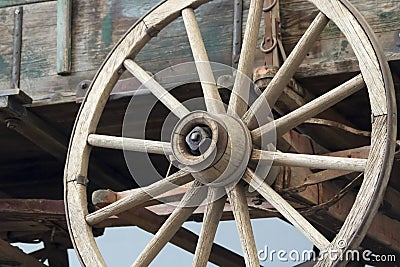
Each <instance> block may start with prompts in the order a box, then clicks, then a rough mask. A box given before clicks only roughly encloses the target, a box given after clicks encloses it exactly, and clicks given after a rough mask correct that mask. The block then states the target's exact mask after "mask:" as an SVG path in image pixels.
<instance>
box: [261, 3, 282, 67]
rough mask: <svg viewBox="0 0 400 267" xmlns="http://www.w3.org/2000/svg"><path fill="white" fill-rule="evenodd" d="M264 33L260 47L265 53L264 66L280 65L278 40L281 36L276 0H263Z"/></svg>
mask: <svg viewBox="0 0 400 267" xmlns="http://www.w3.org/2000/svg"><path fill="white" fill-rule="evenodd" d="M263 11H264V26H265V34H264V38H263V40H262V43H261V45H260V49H261V51H262V52H264V53H265V65H266V66H280V62H279V51H278V49H276V48H278V42H279V41H280V38H281V30H280V27H281V26H280V24H281V22H280V15H279V1H278V0H272V1H271V0H264V8H263Z"/></svg>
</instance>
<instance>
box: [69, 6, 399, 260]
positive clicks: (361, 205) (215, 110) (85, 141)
mask: <svg viewBox="0 0 400 267" xmlns="http://www.w3.org/2000/svg"><path fill="white" fill-rule="evenodd" d="M205 2H207V1H204V0H186V1H182V0H168V1H164V2H162V3H160V4H159V5H158V6H157V7H155V8H154V9H153V10H151V12H149V13H148V14H147V15H146V16H144V17H143V18H142V19H140V20H139V21H138V22H137V23H135V25H134V26H133V27H132V28H131V29H130V30H129V31H128V32H127V33H126V35H125V36H124V37H123V38H122V39H121V41H120V42H119V43H118V44H117V45H116V47H115V48H114V49H113V51H112V52H111V53H110V55H109V56H108V57H107V59H106V60H105V62H104V64H103V65H102V67H101V68H100V70H99V72H98V73H97V75H96V77H95V79H94V80H93V82H92V84H91V86H90V91H89V93H88V95H87V96H86V98H85V100H84V103H83V105H82V107H81V110H80V112H79V116H78V118H77V121H76V124H75V127H74V130H73V134H72V139H71V143H70V146H69V151H68V156H67V162H66V167H65V188H66V190H65V201H66V212H67V217H68V222H69V229H70V233H71V237H72V240H73V244H74V247H75V249H76V251H77V254H78V255H79V258H80V260H81V262H82V264H83V265H84V266H105V265H106V263H105V262H104V260H103V258H102V256H101V254H100V252H99V250H98V248H97V245H96V242H95V239H94V237H93V233H92V228H91V226H92V225H94V224H96V223H98V222H101V221H102V220H104V219H106V218H108V217H109V216H111V215H115V214H119V213H121V212H122V211H124V210H127V209H130V208H132V207H135V206H137V205H139V204H141V203H143V202H145V201H146V200H148V199H149V198H150V197H149V195H148V194H147V193H144V191H135V190H134V191H132V192H133V193H132V194H130V195H128V196H127V197H125V198H122V199H121V200H118V201H117V202H115V203H113V204H111V205H109V206H107V207H105V208H102V209H100V210H98V211H96V212H93V213H91V214H88V209H87V206H88V203H87V192H86V190H87V189H86V183H85V180H86V178H85V177H87V171H88V164H89V154H90V150H91V147H92V146H107V145H108V146H110V142H113V143H114V145H112V146H115V144H116V145H117V146H120V147H121V148H122V145H121V143H122V139H121V138H113V137H109V136H100V135H95V134H93V133H95V132H96V127H97V124H98V121H99V119H100V116H101V114H102V111H103V109H104V106H105V104H106V102H107V99H108V96H109V95H110V92H111V90H112V88H113V86H114V85H115V83H116V81H117V80H118V78H119V77H120V74H121V70H122V69H124V68H126V69H127V70H128V71H129V72H131V73H132V74H133V75H134V76H135V77H137V78H138V79H139V80H141V81H142V82H146V86H147V87H148V89H149V90H150V91H151V92H152V93H153V94H154V95H155V96H156V97H157V98H158V99H159V100H160V101H161V102H162V103H163V104H164V105H165V106H166V107H168V108H169V109H170V110H171V111H172V112H173V113H174V114H175V115H176V116H177V117H179V118H181V120H180V122H179V123H178V124H179V125H178V126H177V128H179V129H180V130H179V131H182V132H178V136H177V137H174V136H173V137H172V140H171V143H166V142H156V141H149V140H138V139H130V140H126V141H127V142H129V143H130V149H132V150H135V151H138V152H150V153H160V154H164V153H167V154H168V153H171V152H173V154H174V155H175V157H176V158H177V160H178V161H179V162H180V163H181V165H183V166H189V167H193V168H185V170H186V171H188V170H189V171H192V174H191V175H193V176H194V177H195V182H194V183H193V186H192V187H191V188H190V189H189V190H188V192H187V193H186V194H185V195H184V197H183V198H182V200H181V203H182V204H185V203H188V202H190V201H191V200H192V199H193V197H194V196H196V195H197V194H199V191H201V190H200V189H201V188H204V186H201V185H202V183H205V182H207V181H205V180H204V178H211V179H212V180H214V179H216V178H218V175H216V176H215V177H213V176H212V175H214V172H210V171H209V169H211V168H212V167H213V166H214V165H215V164H222V167H226V166H227V165H228V164H230V163H232V160H235V161H237V162H233V163H234V165H235V166H236V168H237V169H236V170H235V171H236V172H235V173H240V174H242V173H243V175H242V176H241V177H242V180H243V181H245V182H246V183H248V184H250V185H251V186H253V187H254V188H257V191H258V192H259V193H260V194H261V195H262V196H263V197H264V198H265V199H266V200H267V201H268V202H269V203H270V204H272V205H273V206H274V207H275V208H276V209H277V210H278V211H279V212H280V213H281V214H282V215H283V216H284V217H285V218H286V219H287V220H288V221H289V222H291V223H292V224H293V225H294V226H295V227H296V228H297V229H298V230H299V231H301V232H302V233H303V234H304V235H305V236H306V237H308V238H309V239H310V241H311V242H312V243H313V244H314V245H315V246H316V247H318V248H319V249H320V250H327V249H337V250H339V251H343V250H346V249H349V248H356V247H358V246H359V244H360V242H361V240H362V238H363V237H364V235H365V233H366V231H367V229H368V226H369V224H370V223H371V221H372V218H373V215H374V214H375V213H376V211H377V208H378V206H379V203H380V201H381V199H382V195H383V192H384V190H385V187H386V184H387V182H388V177H389V173H390V170H391V165H392V159H393V154H394V148H395V145H394V140H395V129H396V120H395V118H396V109H395V103H394V96H393V85H392V80H391V76H390V72H389V70H388V65H387V63H386V62H385V60H383V56H382V52H381V50H380V49H379V47H378V46H377V44H376V41H375V39H374V37H373V35H372V33H371V30H370V29H369V28H368V26H367V25H366V23H365V22H364V20H363V19H362V18H361V17H360V15H359V13H358V12H357V11H355V10H354V8H353V7H352V6H351V5H350V4H349V3H348V2H347V1H346V0H318V1H316V0H310V2H312V3H313V4H314V5H315V6H316V7H317V8H318V9H319V10H320V13H319V14H318V15H317V16H316V18H315V19H314V21H313V22H312V24H311V25H310V26H309V28H308V29H307V31H306V33H305V34H304V35H303V37H302V38H301V39H300V41H299V42H298V44H297V45H296V47H295V48H294V50H293V51H292V52H291V54H290V55H289V57H288V58H287V60H286V61H285V62H284V64H283V65H282V67H281V68H280V69H279V71H278V73H277V74H276V76H275V77H274V78H273V79H272V81H271V83H270V84H269V85H268V87H267V88H266V90H265V91H264V92H263V94H262V95H261V96H260V97H259V98H258V99H257V100H256V101H255V102H254V103H253V104H252V106H251V109H249V110H251V111H257V110H258V109H260V108H261V106H262V103H263V100H264V101H265V100H267V101H268V103H269V104H270V106H274V104H275V102H276V101H277V98H278V97H279V95H280V94H281V93H282V91H283V89H284V87H285V86H286V84H287V83H288V81H289V79H290V78H291V77H292V76H293V75H294V73H295V71H296V70H297V68H298V67H299V65H300V63H301V62H302V61H303V59H304V57H305V56H306V53H307V52H308V51H309V49H310V48H311V47H312V45H313V43H314V42H315V41H316V39H317V38H318V36H319V35H320V33H321V32H322V30H323V29H324V28H325V26H326V25H327V23H328V21H329V20H331V21H333V22H334V23H335V24H336V25H337V26H338V27H339V29H340V30H341V31H342V33H343V34H344V35H345V36H346V38H347V39H348V41H349V43H350V44H351V46H352V47H353V50H354V52H355V54H356V56H357V58H358V60H359V62H360V69H361V74H359V75H357V76H355V77H354V78H352V79H350V80H349V81H347V82H345V83H344V84H342V85H340V86H338V87H336V88H335V89H333V90H331V91H330V92H328V93H326V94H324V95H323V96H321V97H319V98H316V99H315V100H313V101H311V102H309V103H308V104H307V105H304V106H302V107H301V108H299V109H297V110H295V111H293V112H291V113H289V114H288V115H286V116H284V117H282V118H279V119H278V120H276V121H275V126H276V132H277V136H280V135H283V134H284V133H285V132H287V131H288V130H290V129H292V128H294V127H296V126H298V125H299V124H301V123H302V122H303V121H305V120H306V119H308V118H311V117H313V116H314V115H316V114H318V113H320V112H321V111H323V110H325V109H327V108H328V107H331V106H332V105H334V104H335V103H338V102H339V101H341V100H343V99H344V98H345V97H347V96H349V95H351V94H353V93H355V92H356V91H358V90H361V89H362V88H364V87H365V86H366V87H367V88H368V94H369V99H370V106H371V112H372V115H371V117H372V134H371V135H372V137H371V150H370V153H369V156H368V159H349V158H334V157H328V156H315V155H301V154H300V155H293V154H289V153H277V152H271V151H260V150H257V149H255V148H253V147H254V146H253V145H254V144H257V143H258V142H259V139H260V138H261V137H262V136H263V135H265V134H267V133H268V132H269V131H270V129H271V125H272V124H271V123H267V124H265V125H261V126H260V127H259V128H257V127H258V126H257V125H256V124H255V121H254V119H253V117H254V113H253V112H251V111H247V103H246V102H247V96H248V90H249V89H248V84H247V86H246V84H245V81H244V80H242V79H241V78H240V77H241V76H237V77H238V78H236V80H235V83H234V87H233V93H232V94H231V98H230V101H229V106H228V109H227V111H225V108H224V106H223V105H222V102H221V98H220V96H219V93H218V91H217V88H216V86H212V85H209V84H202V89H203V94H204V96H205V104H206V107H207V112H203V113H201V114H200V113H190V112H189V111H188V109H187V108H186V107H185V106H184V105H182V104H181V103H180V102H179V101H177V100H176V99H175V98H174V97H173V96H172V95H171V94H169V93H168V92H167V91H166V90H165V89H164V88H162V87H161V86H160V85H159V84H158V83H157V82H156V81H155V80H152V78H151V77H150V76H149V75H148V74H147V73H146V72H145V71H144V70H143V69H142V68H141V67H140V66H139V65H137V64H136V63H135V62H134V61H133V60H132V59H133V58H134V57H135V55H136V54H137V53H138V52H139V51H140V50H141V49H142V47H143V46H144V45H145V44H146V43H147V42H148V41H149V40H150V38H151V35H152V32H154V31H159V30H161V29H163V28H164V27H165V26H166V25H167V24H169V23H170V22H171V21H173V20H174V19H176V18H177V17H178V16H180V15H182V16H183V19H184V23H185V26H186V28H187V33H188V36H189V41H190V45H191V48H192V52H193V55H194V59H195V61H196V62H204V61H205V62H207V61H208V57H207V54H206V52H205V49H204V45H203V43H202V38H201V35H200V31H199V27H198V25H197V22H196V19H195V15H194V12H193V9H195V8H197V7H198V6H200V5H201V4H203V3H205ZM262 3H263V1H262V0H253V1H252V2H251V5H250V10H249V17H248V21H247V27H246V31H245V38H244V43H243V49H242V52H241V57H240V62H239V66H238V69H239V71H240V72H242V73H244V74H246V75H247V76H249V77H250V76H251V72H252V64H253V60H254V51H255V48H256V40H257V37H258V30H259V24H260V17H261V10H262ZM206 65H207V64H206ZM198 71H199V76H200V77H202V76H203V77H205V79H207V80H209V79H212V77H211V76H212V73H211V70H210V68H207V67H203V68H199V69H198ZM240 117H241V118H242V120H240V119H239V118H240ZM188 118H191V119H193V120H189V121H191V122H193V121H196V120H197V119H199V121H201V123H202V124H204V123H205V124H207V123H209V126H210V128H211V129H213V130H216V129H219V130H221V129H222V130H221V132H218V134H220V135H221V136H223V135H226V136H227V139H228V140H231V141H232V140H234V141H235V142H237V143H238V144H239V147H240V149H238V150H236V151H235V152H237V153H240V157H230V155H229V153H225V152H224V153H223V155H222V156H221V157H220V159H221V160H216V161H212V162H207V164H206V166H207V167H208V168H207V169H206V170H203V169H200V170H198V169H196V168H195V167H196V166H197V165H196V166H191V165H190V164H191V161H190V160H189V159H192V158H193V155H188V153H186V152H187V151H185V148H182V147H181V143H182V142H183V141H182V139H181V138H180V137H179V136H181V135H184V134H186V133H187V128H188V127H187V126H188V125H187V124H186V123H187V122H186V121H188ZM221 124H226V125H228V127H222V128H221V127H220V125H221ZM191 126H193V125H191ZM213 127H214V128H213ZM226 129H228V130H226ZM231 129H235V132H232V130H231ZM213 134H214V133H213ZM233 135H234V136H235V137H232V136H233ZM233 138H236V139H233ZM221 140H223V138H221ZM221 140H220V139H218V140H216V144H217V145H218V146H220V147H222V148H223V149H226V151H229V150H230V149H231V148H232V147H230V146H229V145H227V143H229V142H226V139H225V141H224V142H225V143H223V141H221ZM105 144H106V145H105ZM227 147H228V148H227ZM232 149H233V148H232ZM235 149H236V148H235ZM250 152H251V153H250ZM274 157H275V161H274V164H278V165H287V166H304V167H315V168H318V169H339V170H350V171H354V172H364V179H363V182H362V185H361V187H360V190H359V193H358V195H357V198H356V200H355V202H354V204H353V207H352V209H351V211H350V213H349V214H348V217H347V218H346V220H345V222H344V224H343V226H342V228H341V229H340V231H339V232H338V234H337V235H336V237H335V238H334V240H332V241H328V239H327V238H326V237H325V236H324V235H322V234H321V233H320V232H319V231H318V230H317V229H316V228H315V227H313V226H312V225H311V224H310V223H309V222H308V221H307V219H305V218H304V217H303V216H302V215H301V214H300V213H299V212H298V211H297V210H296V209H294V208H293V207H292V206H291V205H290V204H289V203H288V202H287V201H286V200H285V199H284V198H283V197H282V196H281V195H279V194H278V193H277V192H276V191H274V190H273V189H272V188H271V187H270V186H269V185H268V184H267V183H265V182H264V181H263V179H264V178H265V177H258V176H257V175H255V174H254V172H253V171H252V169H251V168H250V167H247V163H248V162H251V161H253V160H261V161H263V160H271V159H273V158H274ZM197 163H202V161H201V160H200V161H199V162H197ZM197 163H196V164H197ZM204 174H207V175H204ZM210 174H211V177H210ZM191 175H190V174H188V173H186V172H184V171H178V172H177V173H175V174H173V175H171V176H169V177H167V178H166V179H165V180H161V181H159V182H156V183H155V184H152V185H150V186H148V187H147V188H146V190H147V192H151V193H152V194H155V195H157V194H161V193H163V192H165V191H166V190H168V189H169V187H168V186H165V185H166V183H167V182H173V183H175V184H184V183H187V182H188V181H190V180H192V179H193V178H192V176H191ZM222 189H223V187H222ZM218 190H221V188H218V187H209V190H208V198H211V199H212V198H213V195H214V194H215V193H216V192H217V191H218ZM227 196H228V199H229V202H230V205H231V208H232V211H233V215H234V218H235V220H236V223H237V226H238V227H237V228H238V232H239V235H240V240H241V244H242V248H243V254H244V260H245V264H246V266H259V260H258V257H257V249H256V246H255V242H254V236H253V232H252V229H251V224H250V217H249V212H248V207H247V202H246V200H245V191H244V187H243V186H242V183H238V184H237V185H236V186H234V187H233V188H230V190H227ZM224 202H225V198H221V199H220V200H217V201H214V202H210V203H209V204H208V206H207V208H206V211H205V215H204V221H203V228H202V229H203V230H202V232H201V234H200V237H199V241H198V245H197V249H196V251H195V256H194V264H193V266H205V264H206V262H207V261H208V257H209V254H210V250H211V246H212V243H213V239H214V235H215V232H216V229H217V226H218V222H219V218H220V217H221V214H222V210H223V206H224ZM194 209H195V207H184V205H183V206H179V207H177V208H176V209H175V210H174V212H173V213H172V214H171V215H170V217H169V218H168V219H167V220H166V221H165V223H164V224H163V225H162V227H161V228H160V229H159V230H158V232H157V234H156V235H155V236H154V238H153V239H152V240H151V241H150V243H149V244H148V245H147V246H146V248H145V249H144V251H143V252H142V253H141V254H140V256H139V257H138V258H137V260H136V261H135V263H134V264H133V266H147V265H149V264H150V262H151V261H152V260H153V259H154V257H155V256H156V255H157V254H158V253H159V251H160V250H161V249H162V247H163V246H164V245H165V244H166V243H167V242H168V241H169V240H170V239H171V238H172V237H173V235H174V234H175V232H176V231H177V230H178V229H179V228H180V226H181V225H182V223H183V222H184V221H185V220H186V219H187V218H188V217H189V216H190V215H191V213H192V212H193V211H194ZM343 240H344V241H345V242H344V243H343V242H339V241H343ZM343 244H345V246H343ZM337 263H338V260H335V259H331V258H329V257H325V258H323V259H322V260H320V261H319V262H318V263H317V265H318V266H332V265H336V264H337ZM238 265H240V264H238Z"/></svg>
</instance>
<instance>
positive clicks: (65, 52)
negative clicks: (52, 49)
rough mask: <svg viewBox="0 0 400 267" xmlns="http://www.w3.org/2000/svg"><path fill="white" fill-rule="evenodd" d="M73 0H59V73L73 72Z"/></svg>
mask: <svg viewBox="0 0 400 267" xmlns="http://www.w3.org/2000/svg"><path fill="white" fill-rule="evenodd" d="M71 19H72V0H58V1H57V73H58V74H60V75H67V74H70V72H71V38H72V32H71V27H72V25H71V22H72V21H71Z"/></svg>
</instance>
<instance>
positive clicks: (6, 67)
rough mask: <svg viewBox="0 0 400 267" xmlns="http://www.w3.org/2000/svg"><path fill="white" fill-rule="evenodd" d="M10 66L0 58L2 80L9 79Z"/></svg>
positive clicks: (0, 77) (0, 76)
mask: <svg viewBox="0 0 400 267" xmlns="http://www.w3.org/2000/svg"><path fill="white" fill-rule="evenodd" d="M10 71H11V70H10V64H8V62H6V61H5V60H4V58H3V57H1V56H0V79H2V78H7V77H8V76H9V75H10Z"/></svg>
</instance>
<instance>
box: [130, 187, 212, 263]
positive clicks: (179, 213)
mask: <svg viewBox="0 0 400 267" xmlns="http://www.w3.org/2000/svg"><path fill="white" fill-rule="evenodd" d="M205 189H206V188H205V187H204V186H202V185H201V184H200V183H199V182H197V181H195V182H194V184H193V186H192V188H190V190H189V191H188V192H187V193H186V194H185V195H184V196H183V198H182V200H181V202H180V204H179V206H178V207H176V208H175V210H174V211H173V212H172V214H171V215H170V216H169V217H168V219H167V220H166V221H165V223H164V224H163V225H162V226H161V228H160V229H159V230H158V231H157V233H156V234H155V235H154V237H153V238H152V240H151V241H150V242H149V243H148V244H147V246H146V247H145V248H144V250H143V251H142V253H141V254H140V255H139V257H138V258H137V259H136V260H135V262H134V263H133V264H132V266H135V267H139V266H149V265H150V263H151V262H152V261H153V259H154V258H155V257H156V256H157V254H158V253H159V252H160V251H161V249H162V248H163V247H164V246H165V245H166V244H167V243H168V242H169V241H170V240H171V238H172V237H173V236H174V235H175V233H176V232H177V231H178V230H179V229H180V228H181V226H182V224H183V223H184V222H185V221H186V220H187V219H188V218H189V216H190V215H191V214H192V213H193V212H194V211H195V210H196V208H197V206H198V205H200V204H201V201H202V200H204V198H205V196H206V194H204V193H205ZM194 204H195V205H194Z"/></svg>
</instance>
